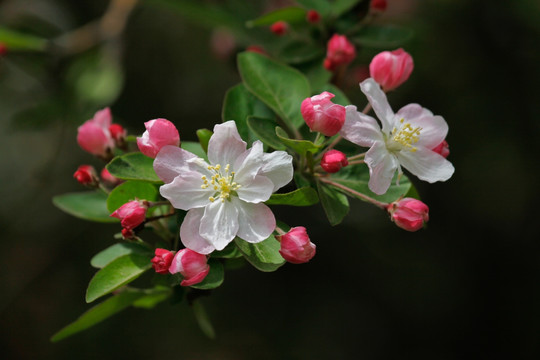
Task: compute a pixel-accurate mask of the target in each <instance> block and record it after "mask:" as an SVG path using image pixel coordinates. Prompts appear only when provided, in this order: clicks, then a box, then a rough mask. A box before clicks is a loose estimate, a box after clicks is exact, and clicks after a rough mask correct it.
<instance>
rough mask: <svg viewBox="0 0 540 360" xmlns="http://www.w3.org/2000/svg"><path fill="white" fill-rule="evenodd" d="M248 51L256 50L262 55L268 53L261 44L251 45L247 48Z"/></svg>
mask: <svg viewBox="0 0 540 360" xmlns="http://www.w3.org/2000/svg"><path fill="white" fill-rule="evenodd" d="M246 51H249V52H254V53H257V54H261V55H268V53H267V52H266V51H265V50H264V48H263V47H262V46H259V45H250V46H248V47H247V48H246Z"/></svg>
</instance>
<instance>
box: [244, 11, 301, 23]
mask: <svg viewBox="0 0 540 360" xmlns="http://www.w3.org/2000/svg"><path fill="white" fill-rule="evenodd" d="M276 21H285V22H287V23H289V24H297V23H300V22H305V21H306V10H304V9H302V8H299V7H286V8H281V9H277V10H275V11H272V12H270V13H268V14H265V15H263V16H260V17H258V18H257V19H255V20H251V21H248V22H247V23H246V26H247V27H248V28H252V27H254V26H266V25H272V24H273V23H275V22H276Z"/></svg>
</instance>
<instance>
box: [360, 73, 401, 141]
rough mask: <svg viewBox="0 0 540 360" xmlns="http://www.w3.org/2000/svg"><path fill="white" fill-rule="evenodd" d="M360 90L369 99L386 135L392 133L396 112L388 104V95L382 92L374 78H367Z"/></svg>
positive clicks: (361, 84)
mask: <svg viewBox="0 0 540 360" xmlns="http://www.w3.org/2000/svg"><path fill="white" fill-rule="evenodd" d="M360 89H361V90H362V92H363V93H364V94H365V95H366V97H367V98H368V101H369V103H370V104H371V106H372V107H373V111H375V114H377V117H378V118H379V120H380V121H381V124H382V130H383V132H384V133H385V134H388V133H389V132H390V131H392V128H393V125H394V119H393V118H394V112H393V111H392V108H391V107H390V104H388V100H387V99H386V95H385V94H384V92H383V91H382V90H381V87H380V86H379V84H377V83H376V82H375V80H373V79H372V78H367V79H366V80H364V81H363V82H361V83H360Z"/></svg>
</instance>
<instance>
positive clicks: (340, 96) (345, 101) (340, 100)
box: [315, 84, 351, 106]
mask: <svg viewBox="0 0 540 360" xmlns="http://www.w3.org/2000/svg"><path fill="white" fill-rule="evenodd" d="M323 91H328V92H330V93H332V94H334V95H336V96H335V97H334V98H332V102H334V103H335V104H339V105H343V106H347V105H351V101H350V100H349V98H347V95H345V94H344V93H343V91H341V90H340V89H339V88H338V87H337V86H335V85H334V84H325V85H323V86H321V87H320V88H318V89H317V91H316V92H315V93H316V94H320V93H322V92H323Z"/></svg>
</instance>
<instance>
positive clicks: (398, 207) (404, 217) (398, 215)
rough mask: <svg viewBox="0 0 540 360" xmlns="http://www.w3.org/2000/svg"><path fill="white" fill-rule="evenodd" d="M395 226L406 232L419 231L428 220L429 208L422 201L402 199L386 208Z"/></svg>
mask: <svg viewBox="0 0 540 360" xmlns="http://www.w3.org/2000/svg"><path fill="white" fill-rule="evenodd" d="M386 210H387V211H388V213H389V214H390V218H391V219H392V221H393V222H395V223H396V225H397V226H398V227H400V228H402V229H404V230H407V231H417V230H420V229H421V228H422V227H423V226H424V224H425V223H426V222H428V220H429V208H428V206H427V205H426V204H424V203H423V202H422V201H420V200H417V199H413V198H404V199H401V200H398V201H395V202H393V203H391V204H389V205H388V207H387V208H386Z"/></svg>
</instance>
